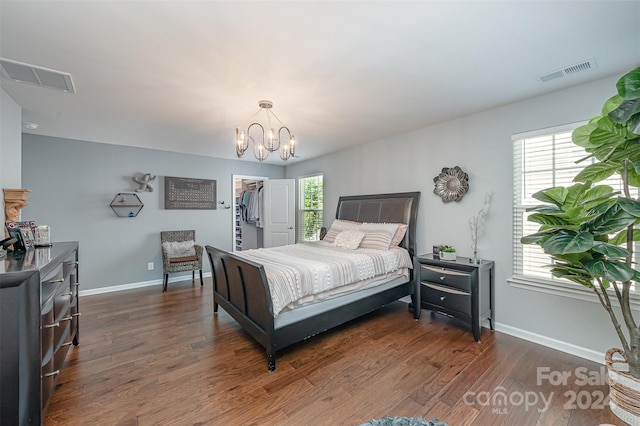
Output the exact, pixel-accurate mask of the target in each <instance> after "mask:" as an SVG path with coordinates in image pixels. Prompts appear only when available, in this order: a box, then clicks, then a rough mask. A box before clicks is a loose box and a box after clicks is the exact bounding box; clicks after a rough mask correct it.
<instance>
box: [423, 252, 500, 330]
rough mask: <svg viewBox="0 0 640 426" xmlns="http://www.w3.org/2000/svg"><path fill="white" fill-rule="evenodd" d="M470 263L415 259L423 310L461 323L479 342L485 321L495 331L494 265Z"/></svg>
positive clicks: (464, 258)
mask: <svg viewBox="0 0 640 426" xmlns="http://www.w3.org/2000/svg"><path fill="white" fill-rule="evenodd" d="M440 254H441V255H442V253H440ZM470 260H471V259H469V258H466V257H458V258H457V259H456V260H455V261H445V260H442V259H434V257H433V255H431V254H426V255H421V256H417V257H416V261H417V264H416V265H415V266H414V268H415V269H416V270H417V271H419V272H418V274H419V279H420V283H421V286H420V289H421V301H422V308H423V309H429V310H431V311H436V312H441V313H444V314H446V315H448V316H451V317H454V318H457V319H459V320H461V321H462V322H464V323H466V324H467V325H469V326H470V327H471V331H472V332H473V337H474V338H475V340H476V342H479V341H480V334H481V326H482V321H483V320H485V319H488V320H489V327H490V328H491V330H493V323H494V315H495V312H494V311H495V304H494V301H495V292H494V263H493V262H492V261H486V260H483V261H481V262H480V263H479V264H473V263H471V262H470Z"/></svg>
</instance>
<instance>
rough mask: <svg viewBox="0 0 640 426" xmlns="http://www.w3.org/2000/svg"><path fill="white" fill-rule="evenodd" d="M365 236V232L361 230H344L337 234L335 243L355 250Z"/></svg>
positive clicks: (337, 245)
mask: <svg viewBox="0 0 640 426" xmlns="http://www.w3.org/2000/svg"><path fill="white" fill-rule="evenodd" d="M363 238H364V232H360V231H342V232H341V233H339V234H338V235H337V236H336V239H335V241H334V242H333V245H334V246H336V247H342V248H344V249H348V250H355V249H357V248H358V246H359V245H360V242H361V241H362V239H363Z"/></svg>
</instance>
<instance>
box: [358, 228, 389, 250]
mask: <svg viewBox="0 0 640 426" xmlns="http://www.w3.org/2000/svg"><path fill="white" fill-rule="evenodd" d="M397 230H398V224H396V223H363V224H362V225H360V231H362V232H364V234H365V236H364V238H363V239H362V242H361V243H360V247H361V248H368V249H375V250H389V247H390V246H391V240H392V239H393V236H394V235H395V234H396V231H397Z"/></svg>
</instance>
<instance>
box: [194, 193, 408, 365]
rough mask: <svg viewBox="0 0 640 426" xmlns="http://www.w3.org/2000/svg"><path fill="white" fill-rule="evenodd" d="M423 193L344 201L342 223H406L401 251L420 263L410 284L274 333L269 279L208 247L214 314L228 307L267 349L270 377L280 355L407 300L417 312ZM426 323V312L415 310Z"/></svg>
mask: <svg viewBox="0 0 640 426" xmlns="http://www.w3.org/2000/svg"><path fill="white" fill-rule="evenodd" d="M419 200H420V193H419V192H404V193H394V194H373V195H357V196H353V195H351V196H343V197H340V198H339V200H338V208H337V211H336V219H344V220H353V221H358V222H375V223H406V224H407V225H409V226H408V228H407V233H406V235H405V238H404V240H403V241H402V243H401V246H402V247H404V248H406V249H407V250H408V251H409V254H410V255H411V257H412V259H414V260H413V263H414V269H413V271H411V273H410V277H409V280H408V281H407V282H405V283H403V284H401V285H398V286H396V287H392V288H389V289H387V290H384V291H382V292H380V293H376V294H372V295H370V296H367V297H365V298H363V299H359V300H357V301H355V302H352V303H349V304H347V305H343V306H340V307H338V308H335V309H333V310H330V311H327V312H323V313H320V314H317V315H315V316H312V317H310V318H306V319H304V320H301V321H298V322H295V323H292V324H288V325H286V326H283V327H280V328H274V317H273V307H272V301H271V295H270V292H269V285H268V283H267V276H266V274H265V271H264V268H263V267H262V265H260V264H258V263H255V262H251V261H249V260H245V259H243V258H241V257H238V256H236V255H234V254H232V253H229V252H226V251H224V250H220V249H217V248H215V247H212V246H206V251H207V255H208V257H209V261H210V262H211V274H212V277H213V311H214V313H217V312H218V306H222V309H224V310H225V311H226V312H227V313H228V314H229V315H231V316H232V317H233V318H234V319H235V320H236V321H237V322H238V323H239V324H240V325H241V326H242V327H243V328H244V329H245V330H246V331H247V332H248V333H249V334H250V335H251V336H252V337H253V338H254V339H255V340H256V341H258V343H260V344H261V345H262V346H264V347H265V349H266V352H267V363H268V367H269V371H274V370H275V369H276V351H278V350H280V349H282V348H284V347H286V346H289V345H291V344H293V343H296V342H300V341H302V340H304V339H306V338H308V337H311V336H314V335H316V334H318V333H321V332H323V331H325V330H328V329H331V328H333V327H336V326H338V325H340V324H343V323H345V322H348V321H351V320H353V319H355V318H358V317H360V316H362V315H365V314H367V313H369V312H372V311H375V310H376V309H379V308H380V307H382V306H384V305H386V304H388V303H391V302H393V301H395V300H398V299H400V298H402V297H405V296H409V295H410V296H411V298H412V304H411V306H413V307H416V306H420V291H419V284H420V283H419V280H417V279H415V273H414V271H416V268H415V264H416V262H415V255H416V222H417V212H418V202H419ZM413 314H414V318H415V319H418V318H420V309H413Z"/></svg>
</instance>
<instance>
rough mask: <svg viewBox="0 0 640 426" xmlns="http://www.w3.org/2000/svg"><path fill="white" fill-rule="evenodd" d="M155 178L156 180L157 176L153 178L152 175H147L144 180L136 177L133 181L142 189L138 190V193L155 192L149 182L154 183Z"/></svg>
mask: <svg viewBox="0 0 640 426" xmlns="http://www.w3.org/2000/svg"><path fill="white" fill-rule="evenodd" d="M155 178H156V177H155V176H151V173H145V174H144V175H142V178H139V177H137V176H134V177H132V178H131V179H133V181H134V182H135V183H137V184H138V185H140V187H139V188H138V189H136V192H143V191H149V192H153V187H152V186H151V184H150V183H149V182H152V181H153V180H154V179H155Z"/></svg>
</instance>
